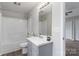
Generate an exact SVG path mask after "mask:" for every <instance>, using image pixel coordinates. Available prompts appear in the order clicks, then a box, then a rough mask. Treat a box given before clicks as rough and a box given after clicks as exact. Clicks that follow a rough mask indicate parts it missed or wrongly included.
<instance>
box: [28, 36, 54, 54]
mask: <svg viewBox="0 0 79 59" xmlns="http://www.w3.org/2000/svg"><path fill="white" fill-rule="evenodd" d="M27 41H28V42H29V43H28V56H52V53H53V52H52V50H53V49H52V47H53V46H52V45H53V42H52V40H51V41H47V40H46V38H40V37H30V38H27Z"/></svg>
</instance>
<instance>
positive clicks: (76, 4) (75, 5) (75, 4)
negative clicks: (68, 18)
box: [66, 2, 79, 10]
mask: <svg viewBox="0 0 79 59" xmlns="http://www.w3.org/2000/svg"><path fill="white" fill-rule="evenodd" d="M76 8H79V2H66V10H72V9H76Z"/></svg>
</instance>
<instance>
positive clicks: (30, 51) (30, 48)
mask: <svg viewBox="0 0 79 59" xmlns="http://www.w3.org/2000/svg"><path fill="white" fill-rule="evenodd" d="M28 56H32V44H31V42H30V41H28Z"/></svg>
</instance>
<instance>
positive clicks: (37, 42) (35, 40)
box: [26, 36, 53, 46]
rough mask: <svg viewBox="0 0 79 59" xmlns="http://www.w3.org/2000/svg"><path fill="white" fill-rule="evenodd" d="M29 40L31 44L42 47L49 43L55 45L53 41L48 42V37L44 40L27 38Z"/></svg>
mask: <svg viewBox="0 0 79 59" xmlns="http://www.w3.org/2000/svg"><path fill="white" fill-rule="evenodd" d="M26 39H27V40H29V41H30V42H32V43H33V44H35V45H36V46H42V45H45V44H48V43H53V41H52V40H50V41H47V40H46V37H44V38H40V37H34V36H32V37H29V38H26Z"/></svg>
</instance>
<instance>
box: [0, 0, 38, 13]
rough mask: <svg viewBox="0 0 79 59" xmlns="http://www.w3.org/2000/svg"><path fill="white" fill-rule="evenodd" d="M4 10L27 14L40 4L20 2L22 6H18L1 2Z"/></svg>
mask: <svg viewBox="0 0 79 59" xmlns="http://www.w3.org/2000/svg"><path fill="white" fill-rule="evenodd" d="M0 3H1V9H2V10H8V11H14V12H20V13H27V12H29V11H30V10H31V9H33V8H34V7H35V6H37V5H38V4H39V2H20V3H21V5H20V6H19V5H16V4H14V3H13V2H0Z"/></svg>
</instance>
